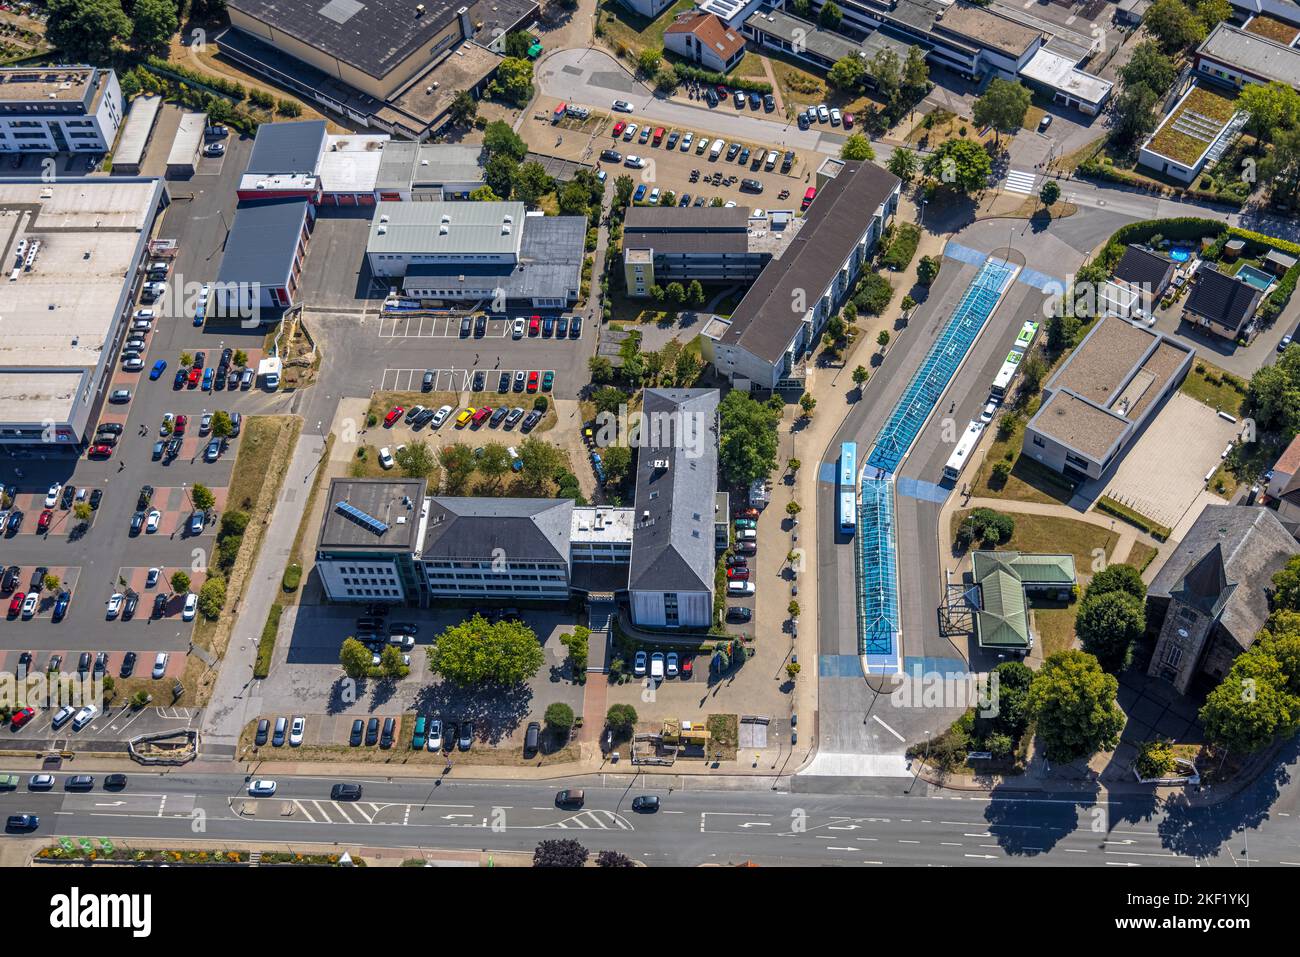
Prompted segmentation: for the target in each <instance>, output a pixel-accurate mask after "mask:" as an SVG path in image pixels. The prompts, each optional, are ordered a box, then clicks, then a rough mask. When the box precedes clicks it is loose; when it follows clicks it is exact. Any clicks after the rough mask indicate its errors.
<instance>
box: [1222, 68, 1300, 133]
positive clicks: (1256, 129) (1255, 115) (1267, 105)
mask: <svg viewBox="0 0 1300 957" xmlns="http://www.w3.org/2000/svg"><path fill="white" fill-rule="evenodd" d="M1237 107H1238V108H1239V109H1242V110H1245V111H1246V112H1247V113H1249V114H1250V119H1249V120H1248V121H1247V122H1246V126H1247V128H1248V129H1249V130H1250V131H1251V132H1253V133H1254V134H1255V135H1256V136H1257V137H1259V139H1260V140H1261V141H1267V140H1270V139H1272V137H1273V134H1274V133H1275V132H1276V131H1277V130H1279V129H1292V128H1294V127H1295V125H1296V121H1297V118H1300V93H1297V92H1296V91H1295V90H1294V89H1292V88H1291V87H1290V86H1288V85H1287V84H1285V83H1277V82H1273V83H1268V84H1263V83H1247V84H1246V86H1245V87H1243V88H1242V91H1241V93H1240V94H1238V96H1237Z"/></svg>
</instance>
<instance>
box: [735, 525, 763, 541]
mask: <svg viewBox="0 0 1300 957" xmlns="http://www.w3.org/2000/svg"><path fill="white" fill-rule="evenodd" d="M757 540H758V532H757V531H755V530H754V529H752V528H738V529H736V541H738V542H753V541H757Z"/></svg>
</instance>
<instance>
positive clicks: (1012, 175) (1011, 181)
mask: <svg viewBox="0 0 1300 957" xmlns="http://www.w3.org/2000/svg"><path fill="white" fill-rule="evenodd" d="M1036 181H1037V177H1036V176H1035V175H1034V174H1033V173H1022V172H1020V171H1018V170H1012V171H1011V172H1009V173H1007V192H1009V193H1025V194H1030V193H1033V191H1034V183H1035V182H1036Z"/></svg>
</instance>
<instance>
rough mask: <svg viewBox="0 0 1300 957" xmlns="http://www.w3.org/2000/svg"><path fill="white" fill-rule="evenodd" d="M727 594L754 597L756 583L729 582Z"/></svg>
mask: <svg viewBox="0 0 1300 957" xmlns="http://www.w3.org/2000/svg"><path fill="white" fill-rule="evenodd" d="M727 594H728V595H737V596H744V595H752V594H754V583H753V582H738V581H734V580H733V581H729V582H727Z"/></svg>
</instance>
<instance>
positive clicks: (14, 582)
mask: <svg viewBox="0 0 1300 957" xmlns="http://www.w3.org/2000/svg"><path fill="white" fill-rule="evenodd" d="M19 571H20V569H19V567H18V566H17V565H10V566H9V567H8V568H7V569H6V570H5V580H4V586H3V590H4V593H5V594H6V595H7V594H9V593H10V592H11V591H13V590H14V589H15V588H17V587H18V574H19Z"/></svg>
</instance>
